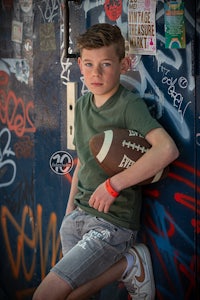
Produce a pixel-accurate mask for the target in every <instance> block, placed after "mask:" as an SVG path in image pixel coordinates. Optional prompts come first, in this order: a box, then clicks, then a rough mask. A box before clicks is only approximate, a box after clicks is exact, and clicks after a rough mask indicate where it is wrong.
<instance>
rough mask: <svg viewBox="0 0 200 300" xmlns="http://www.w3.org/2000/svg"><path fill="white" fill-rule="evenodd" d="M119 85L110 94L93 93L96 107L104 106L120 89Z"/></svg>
mask: <svg viewBox="0 0 200 300" xmlns="http://www.w3.org/2000/svg"><path fill="white" fill-rule="evenodd" d="M118 88H119V85H118V86H116V88H115V89H114V90H113V91H112V93H110V95H105V96H104V95H93V103H94V104H95V106H96V107H101V106H103V105H104V104H105V103H106V102H107V101H108V100H109V99H110V98H111V97H112V96H113V95H114V94H115V93H116V92H117V90H118Z"/></svg>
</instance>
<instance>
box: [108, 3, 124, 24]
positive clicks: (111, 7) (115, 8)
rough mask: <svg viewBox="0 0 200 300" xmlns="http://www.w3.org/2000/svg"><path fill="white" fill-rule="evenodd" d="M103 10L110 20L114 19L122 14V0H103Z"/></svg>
mask: <svg viewBox="0 0 200 300" xmlns="http://www.w3.org/2000/svg"><path fill="white" fill-rule="evenodd" d="M104 10H105V13H106V16H107V17H108V19H110V20H111V21H116V20H117V19H118V18H119V17H120V16H121V14H122V0H115V1H113V0H105V3H104Z"/></svg>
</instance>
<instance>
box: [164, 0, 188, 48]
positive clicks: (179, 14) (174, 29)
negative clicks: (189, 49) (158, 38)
mask: <svg viewBox="0 0 200 300" xmlns="http://www.w3.org/2000/svg"><path fill="white" fill-rule="evenodd" d="M164 10H165V48H185V46H186V42H185V22H184V1H182V0H177V1H170V0H165V3H164Z"/></svg>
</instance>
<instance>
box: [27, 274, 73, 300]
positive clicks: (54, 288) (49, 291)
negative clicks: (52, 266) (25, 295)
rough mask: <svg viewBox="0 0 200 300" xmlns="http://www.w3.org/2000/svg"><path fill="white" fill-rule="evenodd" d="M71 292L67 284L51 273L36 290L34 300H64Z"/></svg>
mask: <svg viewBox="0 0 200 300" xmlns="http://www.w3.org/2000/svg"><path fill="white" fill-rule="evenodd" d="M71 291H72V288H71V286H70V285H69V284H67V282H65V281H64V280H63V279H61V278H60V277H58V276H57V275H56V274H55V273H53V272H50V273H49V274H48V275H47V276H46V277H45V278H44V279H43V281H42V282H41V283H40V285H39V286H38V288H37V289H36V291H35V293H34V295H33V298H32V300H47V299H48V300H55V299H56V300H64V299H66V297H67V296H68V295H69V294H70V293H71Z"/></svg>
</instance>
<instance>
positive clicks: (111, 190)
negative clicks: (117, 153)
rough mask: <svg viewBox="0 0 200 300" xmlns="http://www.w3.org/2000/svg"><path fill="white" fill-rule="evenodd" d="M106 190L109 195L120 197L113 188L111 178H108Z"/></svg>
mask: <svg viewBox="0 0 200 300" xmlns="http://www.w3.org/2000/svg"><path fill="white" fill-rule="evenodd" d="M106 190H107V191H108V193H109V194H110V195H111V196H113V197H115V198H116V197H118V196H119V193H118V192H117V191H115V190H114V189H113V187H112V186H111V184H110V178H108V179H107V180H106Z"/></svg>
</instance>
